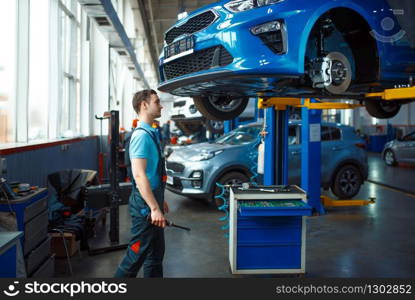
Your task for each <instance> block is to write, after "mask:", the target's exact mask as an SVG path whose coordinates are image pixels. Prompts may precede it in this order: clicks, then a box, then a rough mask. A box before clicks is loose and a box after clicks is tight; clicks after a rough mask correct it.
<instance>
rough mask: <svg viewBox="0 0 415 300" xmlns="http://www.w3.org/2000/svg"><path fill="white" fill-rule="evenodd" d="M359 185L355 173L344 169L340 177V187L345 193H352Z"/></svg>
mask: <svg viewBox="0 0 415 300" xmlns="http://www.w3.org/2000/svg"><path fill="white" fill-rule="evenodd" d="M358 186H359V179H358V177H357V174H356V173H355V172H353V171H352V170H347V171H345V172H344V173H343V174H342V176H341V178H340V187H341V189H342V191H343V192H344V193H345V194H352V193H354V191H355V190H356V189H357V188H358Z"/></svg>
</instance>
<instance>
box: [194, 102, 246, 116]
mask: <svg viewBox="0 0 415 300" xmlns="http://www.w3.org/2000/svg"><path fill="white" fill-rule="evenodd" d="M248 100H249V98H246V97H216V96H209V97H194V98H193V102H194V104H195V106H196V108H197V109H198V110H199V111H200V113H201V114H202V115H203V116H205V117H206V119H208V120H215V121H225V120H232V119H235V118H236V117H238V116H239V115H240V114H241V113H242V112H243V111H244V110H245V108H246V106H247V105H248Z"/></svg>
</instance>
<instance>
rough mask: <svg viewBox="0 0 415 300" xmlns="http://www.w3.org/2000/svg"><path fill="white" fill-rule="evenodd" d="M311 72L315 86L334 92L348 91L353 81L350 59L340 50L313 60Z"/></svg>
mask: <svg viewBox="0 0 415 300" xmlns="http://www.w3.org/2000/svg"><path fill="white" fill-rule="evenodd" d="M309 73H310V78H311V81H312V82H313V88H324V89H326V90H327V91H329V92H330V93H332V94H341V93H344V92H346V91H347V89H348V88H349V86H350V83H351V81H352V68H351V65H350V63H349V60H348V59H347V57H346V56H344V55H343V54H342V53H340V52H330V53H329V54H328V55H327V56H325V57H319V58H316V59H315V60H313V61H312V62H311V67H310V71H309Z"/></svg>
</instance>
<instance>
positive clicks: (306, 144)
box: [301, 99, 325, 214]
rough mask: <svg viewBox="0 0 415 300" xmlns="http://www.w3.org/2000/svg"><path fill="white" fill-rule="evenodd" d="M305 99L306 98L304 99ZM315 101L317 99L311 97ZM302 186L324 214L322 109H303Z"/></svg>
mask: <svg viewBox="0 0 415 300" xmlns="http://www.w3.org/2000/svg"><path fill="white" fill-rule="evenodd" d="M303 101H304V99H303ZM311 102H312V103H315V102H316V100H315V99H311ZM301 114H302V128H301V187H302V189H303V190H305V191H306V192H307V195H308V204H309V205H310V206H312V207H313V210H314V211H316V212H318V213H319V214H324V213H325V211H324V208H323V206H322V204H321V200H320V186H321V110H316V109H312V110H309V109H307V108H305V107H303V108H302V109H301Z"/></svg>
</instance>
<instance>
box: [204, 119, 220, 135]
mask: <svg viewBox="0 0 415 300" xmlns="http://www.w3.org/2000/svg"><path fill="white" fill-rule="evenodd" d="M205 126H206V129H207V130H209V131H210V132H212V133H223V130H224V127H225V126H224V123H223V121H216V120H206V122H205Z"/></svg>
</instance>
